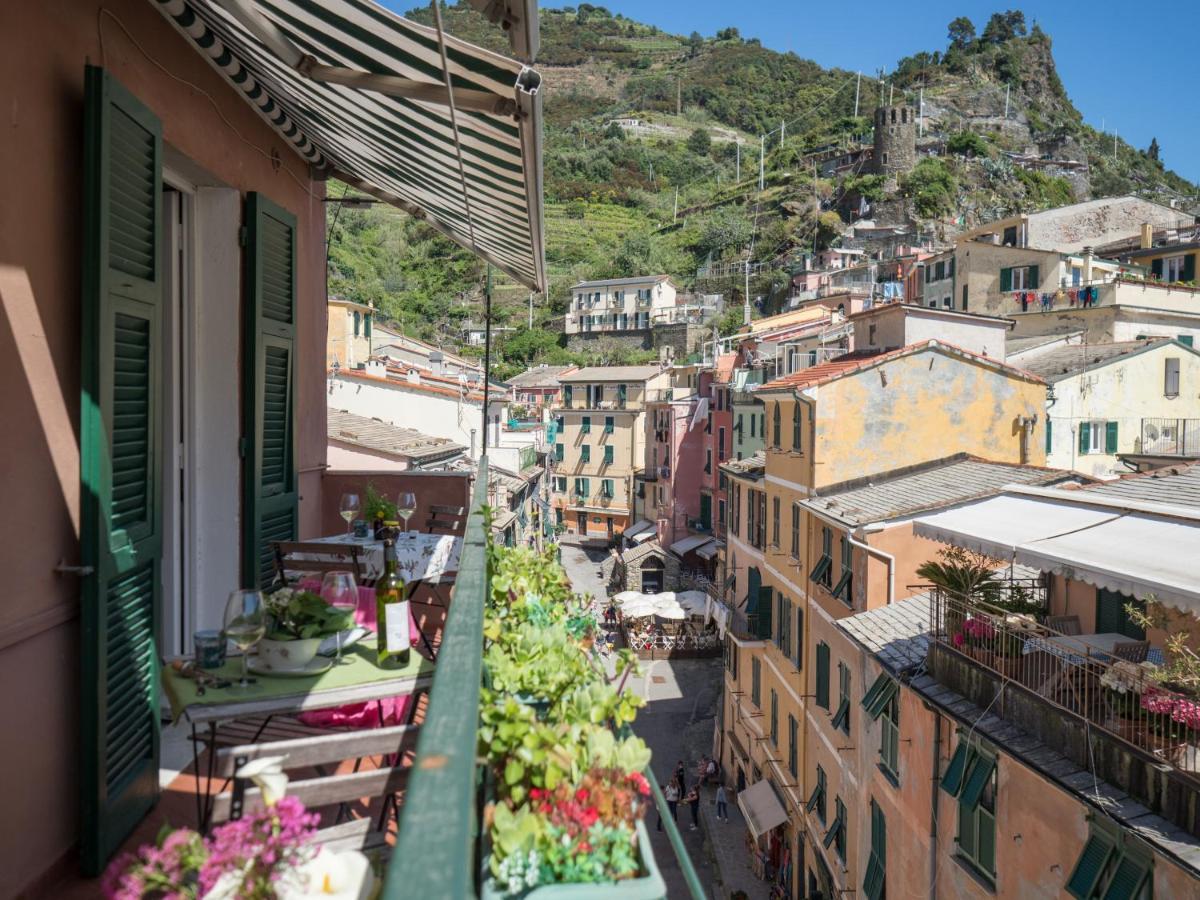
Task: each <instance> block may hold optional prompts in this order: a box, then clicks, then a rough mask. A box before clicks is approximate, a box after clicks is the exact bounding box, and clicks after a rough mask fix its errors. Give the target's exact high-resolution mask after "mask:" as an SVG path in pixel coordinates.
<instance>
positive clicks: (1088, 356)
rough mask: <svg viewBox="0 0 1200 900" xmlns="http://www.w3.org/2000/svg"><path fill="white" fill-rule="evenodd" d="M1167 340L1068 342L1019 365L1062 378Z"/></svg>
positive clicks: (1043, 376)
mask: <svg viewBox="0 0 1200 900" xmlns="http://www.w3.org/2000/svg"><path fill="white" fill-rule="evenodd" d="M1166 342H1167V341H1166V339H1164V338H1152V339H1150V340H1144V341H1121V342H1119V343H1114V344H1068V345H1066V346H1063V347H1054V348H1052V349H1049V350H1047V351H1045V352H1044V353H1036V354H1034V355H1032V356H1030V357H1029V359H1023V360H1020V361H1019V362H1018V365H1020V367H1021V368H1022V369H1024V370H1025V371H1026V372H1032V373H1033V374H1034V375H1037V376H1039V377H1041V378H1045V379H1046V380H1047V381H1061V380H1062V379H1064V378H1070V377H1071V376H1072V375H1078V374H1079V373H1080V372H1086V371H1087V370H1089V369H1094V368H1097V367H1099V366H1104V365H1107V364H1109V363H1111V362H1114V361H1115V360H1118V359H1120V358H1121V357H1123V356H1129V355H1132V354H1134V353H1140V352H1141V351H1143V350H1149V349H1151V348H1153V347H1155V346H1157V345H1159V344H1164V343H1166Z"/></svg>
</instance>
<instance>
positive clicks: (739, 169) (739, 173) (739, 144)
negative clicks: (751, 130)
mask: <svg viewBox="0 0 1200 900" xmlns="http://www.w3.org/2000/svg"><path fill="white" fill-rule="evenodd" d="M735 180H736V181H741V180H742V139H741V137H740V136H739V137H738V139H737V175H736V176H735Z"/></svg>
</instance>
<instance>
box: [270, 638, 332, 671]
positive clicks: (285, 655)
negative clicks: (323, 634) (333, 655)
mask: <svg viewBox="0 0 1200 900" xmlns="http://www.w3.org/2000/svg"><path fill="white" fill-rule="evenodd" d="M320 647H321V638H296V639H293V640H288V641H275V640H271V639H270V638H263V639H262V640H261V641H259V642H258V662H259V665H261V666H262V667H263V668H264V669H275V670H276V671H280V672H286V671H289V670H293V669H302V668H304V667H305V666H307V665H308V664H309V663H310V662H312V661H313V658H314V657H315V656H316V655H317V650H318V649H320Z"/></svg>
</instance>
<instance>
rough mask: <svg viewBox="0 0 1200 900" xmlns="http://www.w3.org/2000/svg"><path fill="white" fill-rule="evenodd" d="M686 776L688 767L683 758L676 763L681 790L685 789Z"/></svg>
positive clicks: (677, 778) (676, 778)
mask: <svg viewBox="0 0 1200 900" xmlns="http://www.w3.org/2000/svg"><path fill="white" fill-rule="evenodd" d="M686 777H687V769H686V768H684V765H683V760H682V759H681V760H680V761H679V762H677V763H675V781H676V783H677V784H678V786H679V789H680V790H681V791H682V790H683V783H684V782H683V779H684V778H686Z"/></svg>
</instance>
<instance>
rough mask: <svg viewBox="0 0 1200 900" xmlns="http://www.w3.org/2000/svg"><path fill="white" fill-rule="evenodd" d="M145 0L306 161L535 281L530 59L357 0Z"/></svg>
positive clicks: (537, 199) (539, 267)
mask: <svg viewBox="0 0 1200 900" xmlns="http://www.w3.org/2000/svg"><path fill="white" fill-rule="evenodd" d="M151 2H153V3H154V4H155V5H156V6H158V8H159V9H160V10H161V11H162V13H163V14H164V15H165V16H166V17H167V19H168V20H170V21H171V22H172V23H173V24H174V25H175V27H176V28H177V29H178V30H180V31H181V32H182V33H183V34H184V35H185V36H186V37H187V38H188V39H189V40H190V41H191V42H192V43H193V44H195V46H196V48H197V50H198V51H199V52H200V53H201V54H202V55H203V56H204V57H205V59H207V60H208V61H209V63H210V64H211V65H212V66H213V67H214V68H216V69H217V71H218V72H220V73H221V74H222V75H223V76H224V77H225V78H226V79H227V80H228V81H229V82H230V83H231V84H232V85H233V86H234V87H235V88H237V89H238V90H239V91H240V92H242V93H243V94H244V96H245V97H246V99H247V101H248V102H249V103H250V104H251V106H253V107H254V108H255V110H257V112H258V113H259V115H261V116H262V117H263V118H264V119H266V121H267V122H268V123H269V124H270V125H271V127H273V128H274V129H275V130H276V131H277V132H278V133H279V135H280V136H281V137H282V138H283V139H284V140H286V141H287V142H288V143H289V144H290V145H291V147H292V148H293V149H294V150H295V151H296V152H297V153H298V154H300V156H302V157H303V158H304V159H305V160H307V161H308V162H309V163H310V164H312V165H313V166H316V167H319V168H323V169H324V170H326V172H327V173H328V174H329V175H331V176H332V177H335V178H338V179H339V180H342V181H345V182H346V183H347V184H350V185H351V186H353V187H355V188H357V189H358V190H361V191H363V192H365V193H368V194H370V195H372V196H374V197H376V198H378V199H380V200H382V201H384V202H387V203H390V204H393V205H395V206H397V207H400V208H401V209H403V210H405V211H406V212H408V213H410V214H412V215H414V216H416V217H418V218H420V219H422V220H423V221H425V222H427V223H428V224H429V225H431V226H432V227H434V228H435V229H437V230H438V231H440V232H441V233H442V234H444V235H446V236H447V237H449V238H451V239H452V240H454V241H456V242H458V243H459V244H461V245H462V246H464V247H466V248H467V249H469V250H471V251H473V252H475V253H476V254H478V255H479V256H480V257H482V258H483V259H486V260H488V261H489V262H491V263H493V264H494V265H495V266H496V267H497V268H499V269H501V270H502V271H504V272H506V273H508V274H509V275H511V276H512V277H513V278H515V279H517V280H518V281H520V282H521V283H523V284H525V285H527V286H529V287H530V288H532V289H534V290H544V289H545V257H544V252H543V246H544V245H543V237H542V228H543V225H542V159H541V153H542V150H541V147H542V145H541V128H542V121H541V97H540V94H539V93H538V87H539V84H540V80H541V79H540V76H539V75H538V74H537V73H536V72H535V71H534V70H533V69H531V68H529V67H528V66H526V65H524V64H523V63H520V62H517V61H515V60H511V59H508V58H507V57H504V56H501V55H499V54H497V53H493V52H491V51H489V50H484V49H482V48H480V47H476V46H473V45H471V44H468V43H466V42H465V41H461V40H457V39H455V38H452V37H450V36H449V35H444V34H443V33H441V32H440V30H439V28H436V27H428V26H424V25H418V24H416V23H415V22H411V21H409V20H407V19H404V18H401V17H400V16H398V15H396V14H395V13H393V12H391V11H389V10H386V9H384V8H383V7H381V6H379V5H377V4H376V3H373V2H371V0H151ZM439 20H440V16H439ZM447 73H449V79H447ZM447 80H448V81H449V84H448V85H447Z"/></svg>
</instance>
